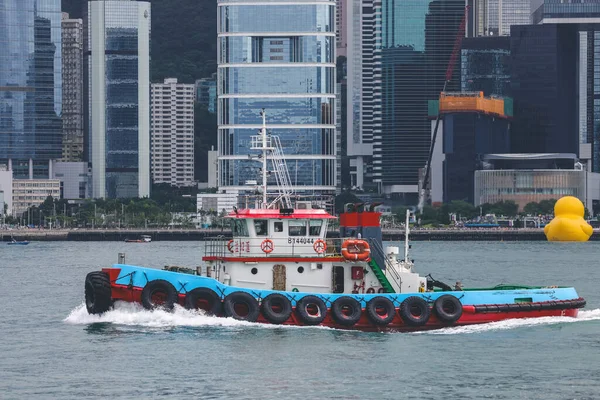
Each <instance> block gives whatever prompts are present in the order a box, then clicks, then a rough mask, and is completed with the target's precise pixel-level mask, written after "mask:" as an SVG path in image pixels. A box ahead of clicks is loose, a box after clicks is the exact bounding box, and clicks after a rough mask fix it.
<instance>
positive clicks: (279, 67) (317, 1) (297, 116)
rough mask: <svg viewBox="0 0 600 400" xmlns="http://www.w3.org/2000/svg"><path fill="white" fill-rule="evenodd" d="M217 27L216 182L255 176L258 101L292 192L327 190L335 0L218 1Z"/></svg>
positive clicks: (332, 181)
mask: <svg viewBox="0 0 600 400" xmlns="http://www.w3.org/2000/svg"><path fill="white" fill-rule="evenodd" d="M217 29H218V44H219V45H218V54H217V56H218V85H217V90H218V110H217V114H218V150H219V156H218V174H219V176H218V184H219V188H220V189H221V190H224V189H237V190H246V189H249V187H248V186H247V185H246V183H247V181H252V180H257V179H259V176H260V167H261V163H259V162H257V161H255V160H250V157H251V156H252V155H253V154H256V153H255V152H253V151H251V150H250V136H252V135H256V134H257V131H258V129H259V128H260V127H261V117H260V115H259V112H260V110H261V109H262V108H264V109H265V110H266V113H267V125H268V127H269V129H270V131H271V132H272V133H273V134H276V135H278V136H279V137H280V138H281V143H282V147H283V152H284V154H285V158H286V161H287V166H288V169H289V172H290V178H291V183H292V185H293V186H294V189H295V190H296V192H312V191H316V192H333V191H335V187H336V173H335V164H336V150H335V148H336V146H335V109H336V108H335V78H336V77H335V40H336V39H335V0H313V1H310V2H306V1H301V0H297V1H294V0H289V1H285V2H282V1H276V2H274V1H269V0H248V1H244V2H239V1H234V0H219V1H218V28H217Z"/></svg>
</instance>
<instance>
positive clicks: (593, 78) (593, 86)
mask: <svg viewBox="0 0 600 400" xmlns="http://www.w3.org/2000/svg"><path fill="white" fill-rule="evenodd" d="M532 19H533V23H534V24H543V26H544V27H543V28H542V27H538V28H539V29H546V31H550V32H551V33H553V34H552V35H549V38H550V40H553V41H555V42H556V47H555V48H554V49H552V48H550V47H548V41H547V40H546V39H544V43H543V47H546V48H547V53H549V54H550V53H551V54H552V57H553V58H552V61H553V63H554V64H556V65H557V66H558V67H559V68H561V69H560V70H559V71H556V72H557V76H556V78H557V81H556V82H553V86H555V87H557V88H558V90H560V93H558V94H557V96H556V97H555V102H554V103H553V104H554V106H553V108H549V106H547V107H546V108H545V109H544V110H545V111H546V115H547V116H548V118H549V120H548V122H546V125H547V126H548V125H550V124H553V126H556V128H555V133H554V135H553V137H557V134H558V130H559V129H563V137H564V139H563V140H569V144H570V145H572V144H573V143H578V149H577V150H578V151H573V152H574V153H576V154H578V156H579V159H580V161H581V162H583V163H584V164H586V168H587V170H588V172H600V45H599V43H600V3H598V2H596V1H593V0H581V1H579V2H577V3H575V2H573V3H566V2H561V1H559V0H545V1H544V2H543V3H542V4H541V5H540V6H539V7H538V8H537V9H536V10H535V11H534V13H533V15H532ZM532 29H533V28H532ZM554 32H556V33H554ZM517 39H518V38H517V36H515V37H514V38H513V39H512V40H517ZM540 39H541V38H540V36H538V40H540ZM531 45H533V42H532V44H531ZM533 61H534V60H533V59H531V62H533ZM539 63H540V64H541V63H542V60H539ZM538 68H542V65H539V66H538ZM555 70H556V68H550V69H549V71H548V69H547V70H546V71H544V72H545V73H549V74H551V73H553V72H555ZM541 71H542V70H541V69H540V72H541ZM532 90H537V91H540V90H543V89H539V88H532ZM515 101H516V98H515ZM549 101H550V100H549V99H547V98H545V99H544V102H545V104H548V102H549ZM515 106H517V103H515ZM515 116H516V115H515ZM567 121H568V122H567ZM565 124H568V126H567V125H565ZM565 129H568V130H565ZM567 137H568V139H567ZM561 151H569V152H571V151H572V150H571V149H569V150H567V149H564V150H561Z"/></svg>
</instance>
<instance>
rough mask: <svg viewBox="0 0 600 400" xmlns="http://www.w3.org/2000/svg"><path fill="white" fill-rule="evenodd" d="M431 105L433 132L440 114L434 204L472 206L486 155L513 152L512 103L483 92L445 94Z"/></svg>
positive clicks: (433, 165)
mask: <svg viewBox="0 0 600 400" xmlns="http://www.w3.org/2000/svg"><path fill="white" fill-rule="evenodd" d="M429 106H430V107H429V109H430V110H429V112H430V115H429V117H430V118H431V119H432V121H431V126H432V132H433V130H434V129H435V121H434V119H435V118H436V117H437V116H438V112H439V113H440V114H441V115H440V118H441V119H440V124H439V127H438V136H437V140H436V146H435V149H434V153H433V157H432V162H431V201H432V202H444V203H450V202H451V201H454V200H463V201H467V202H469V203H471V204H472V203H473V202H474V197H473V196H474V194H473V193H474V190H475V189H474V174H475V171H477V170H478V169H481V167H482V164H483V162H482V160H483V156H484V155H485V154H490V153H509V152H510V118H511V117H512V111H513V110H512V100H511V99H509V98H497V97H494V98H486V97H484V96H483V92H479V93H463V92H459V93H445V94H443V95H442V96H440V98H439V100H432V101H430V102H429ZM438 110H439V111H438Z"/></svg>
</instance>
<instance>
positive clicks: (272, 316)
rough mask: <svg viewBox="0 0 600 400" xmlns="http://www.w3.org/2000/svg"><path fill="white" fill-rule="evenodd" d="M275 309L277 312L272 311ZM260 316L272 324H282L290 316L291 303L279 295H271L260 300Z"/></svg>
mask: <svg viewBox="0 0 600 400" xmlns="http://www.w3.org/2000/svg"><path fill="white" fill-rule="evenodd" d="M274 307H276V308H278V309H279V310H274V309H273V308H274ZM261 308H262V315H263V317H265V319H266V320H267V321H269V322H270V323H272V324H283V323H284V322H285V321H287V320H288V319H289V318H290V315H292V303H291V302H290V300H289V299H288V298H287V297H285V296H284V295H282V294H280V293H272V294H270V295H268V296H267V297H265V298H264V299H263V300H262V304H261Z"/></svg>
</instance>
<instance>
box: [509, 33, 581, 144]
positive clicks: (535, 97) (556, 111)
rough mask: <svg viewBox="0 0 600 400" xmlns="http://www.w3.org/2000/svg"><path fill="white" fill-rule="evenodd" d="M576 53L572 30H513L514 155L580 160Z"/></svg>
mask: <svg viewBox="0 0 600 400" xmlns="http://www.w3.org/2000/svg"><path fill="white" fill-rule="evenodd" d="M586 49H587V48H586ZM577 52H578V46H577V31H576V29H575V27H574V26H569V25H559V24H550V25H523V26H515V27H513V28H512V34H511V69H512V71H511V93H512V97H513V98H514V106H515V112H514V123H513V126H512V130H511V148H512V152H514V153H574V154H578V152H579V148H578V147H579V145H578V143H579V141H578V135H577V128H578V118H577V112H578V98H579V97H578V90H579V88H578V85H577V72H578V71H577V63H578V56H577ZM586 64H587V61H586ZM584 103H585V102H584Z"/></svg>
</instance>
